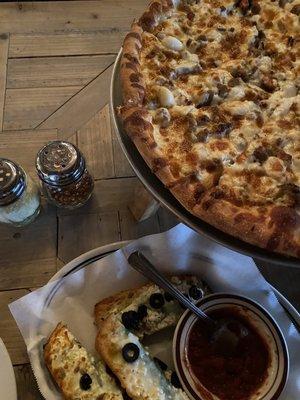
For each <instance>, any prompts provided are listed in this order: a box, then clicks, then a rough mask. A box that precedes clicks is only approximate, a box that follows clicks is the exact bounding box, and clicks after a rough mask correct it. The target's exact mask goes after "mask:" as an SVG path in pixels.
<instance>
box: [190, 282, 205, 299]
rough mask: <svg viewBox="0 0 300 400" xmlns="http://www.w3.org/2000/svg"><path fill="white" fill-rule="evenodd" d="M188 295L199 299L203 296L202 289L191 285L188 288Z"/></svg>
mask: <svg viewBox="0 0 300 400" xmlns="http://www.w3.org/2000/svg"><path fill="white" fill-rule="evenodd" d="M189 295H190V297H191V298H192V299H194V300H199V299H201V298H202V297H203V291H202V290H201V289H200V288H198V287H197V286H196V285H193V286H191V287H190V288H189Z"/></svg>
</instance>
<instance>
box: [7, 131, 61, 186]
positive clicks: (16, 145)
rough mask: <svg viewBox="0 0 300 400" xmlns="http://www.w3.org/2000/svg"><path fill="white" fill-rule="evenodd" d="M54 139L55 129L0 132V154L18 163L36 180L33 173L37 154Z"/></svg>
mask: <svg viewBox="0 0 300 400" xmlns="http://www.w3.org/2000/svg"><path fill="white" fill-rule="evenodd" d="M56 139H57V131H56V129H44V130H35V131H34V130H25V131H11V132H0V154H1V157H6V158H9V159H11V160H14V161H16V162H17V163H19V164H20V165H21V166H22V167H23V168H24V169H25V171H26V172H27V173H29V174H30V176H31V177H34V178H35V179H36V180H38V178H37V175H36V171H35V159H36V155H37V152H38V151H39V149H40V148H41V147H42V146H44V145H45V144H46V143H47V142H49V141H50V140H56Z"/></svg>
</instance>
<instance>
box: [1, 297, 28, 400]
mask: <svg viewBox="0 0 300 400" xmlns="http://www.w3.org/2000/svg"><path fill="white" fill-rule="evenodd" d="M28 293H29V290H24V289H22V290H8V291H5V292H0V315H1V318H0V337H1V338H2V340H3V342H4V344H5V346H6V348H7V350H8V352H9V355H10V358H11V361H12V363H13V364H24V363H28V356H27V351H26V346H25V343H24V340H23V338H22V336H21V333H20V331H19V329H18V326H17V324H16V322H15V320H14V319H13V317H12V315H11V313H10V311H9V309H8V304H9V303H12V302H13V301H15V300H17V299H19V298H20V297H22V296H25V295H26V294H28ZM1 400H2V399H1ZM3 400H4V399H3Z"/></svg>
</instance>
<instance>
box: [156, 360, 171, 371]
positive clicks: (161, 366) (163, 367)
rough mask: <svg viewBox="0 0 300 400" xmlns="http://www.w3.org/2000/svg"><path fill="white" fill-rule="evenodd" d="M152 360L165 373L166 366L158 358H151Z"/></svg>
mask: <svg viewBox="0 0 300 400" xmlns="http://www.w3.org/2000/svg"><path fill="white" fill-rule="evenodd" d="M153 360H154V361H155V363H156V364H157V365H158V366H159V368H160V369H161V370H162V371H166V370H167V369H168V366H167V364H165V363H164V362H163V361H161V360H160V359H159V358H157V357H153Z"/></svg>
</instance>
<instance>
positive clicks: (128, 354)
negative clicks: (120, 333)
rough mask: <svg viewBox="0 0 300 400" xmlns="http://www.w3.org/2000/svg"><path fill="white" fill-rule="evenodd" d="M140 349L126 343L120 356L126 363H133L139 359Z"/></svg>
mask: <svg viewBox="0 0 300 400" xmlns="http://www.w3.org/2000/svg"><path fill="white" fill-rule="evenodd" d="M139 355H140V349H139V348H138V346H137V345H136V344H134V343H127V344H125V346H124V347H123V349H122V356H123V358H124V360H125V361H126V362H128V363H133V362H134V361H135V360H137V359H138V358H139Z"/></svg>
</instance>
